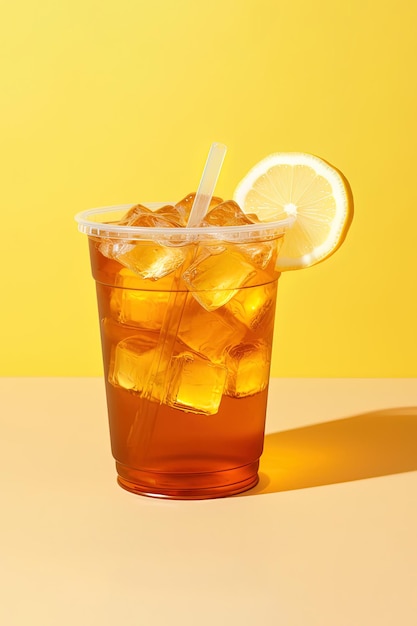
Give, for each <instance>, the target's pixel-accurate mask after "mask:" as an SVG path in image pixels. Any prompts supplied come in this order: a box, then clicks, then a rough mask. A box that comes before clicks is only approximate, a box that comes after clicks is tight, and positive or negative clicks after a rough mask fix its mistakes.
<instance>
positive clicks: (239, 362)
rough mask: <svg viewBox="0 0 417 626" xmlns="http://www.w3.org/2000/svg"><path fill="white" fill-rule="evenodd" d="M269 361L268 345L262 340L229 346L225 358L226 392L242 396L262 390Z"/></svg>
mask: <svg viewBox="0 0 417 626" xmlns="http://www.w3.org/2000/svg"><path fill="white" fill-rule="evenodd" d="M270 362H271V350H270V347H269V346H268V345H267V344H266V343H264V342H262V341H258V342H255V343H241V344H239V345H237V346H234V347H233V348H231V350H229V354H228V358H227V359H226V365H227V370H228V377H227V382H226V394H227V395H228V396H233V397H236V398H243V397H245V396H252V395H254V394H255V393H259V392H260V391H263V390H264V389H265V388H266V387H267V385H268V381H269V368H270Z"/></svg>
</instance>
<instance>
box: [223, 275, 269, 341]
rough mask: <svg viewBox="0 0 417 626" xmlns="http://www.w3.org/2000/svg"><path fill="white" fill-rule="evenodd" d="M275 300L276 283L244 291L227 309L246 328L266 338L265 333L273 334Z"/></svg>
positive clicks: (239, 293)
mask: <svg viewBox="0 0 417 626" xmlns="http://www.w3.org/2000/svg"><path fill="white" fill-rule="evenodd" d="M275 299H276V287H275V283H269V284H267V285H259V286H257V287H248V288H246V289H242V290H241V291H239V292H238V293H237V294H236V295H235V297H234V298H233V299H232V300H230V302H228V303H227V304H226V307H225V308H226V310H227V311H228V312H230V313H231V314H232V316H233V318H234V319H236V320H239V322H240V323H241V324H244V325H245V326H246V328H248V329H249V330H251V331H253V332H257V331H260V332H262V334H263V335H264V336H265V333H268V332H271V333H272V332H273V325H274V315H275ZM230 323H232V322H230ZM236 343H237V342H236Z"/></svg>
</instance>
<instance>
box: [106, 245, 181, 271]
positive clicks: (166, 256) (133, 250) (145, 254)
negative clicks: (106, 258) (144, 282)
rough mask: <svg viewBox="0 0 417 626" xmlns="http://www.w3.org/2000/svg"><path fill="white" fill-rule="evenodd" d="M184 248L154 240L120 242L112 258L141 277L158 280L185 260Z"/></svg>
mask: <svg viewBox="0 0 417 626" xmlns="http://www.w3.org/2000/svg"><path fill="white" fill-rule="evenodd" d="M186 257H187V251H186V249H185V248H179V247H166V246H162V245H161V244H159V243H156V242H154V241H141V242H140V243H138V244H122V245H121V246H120V247H119V248H118V250H117V253H114V254H113V258H114V259H116V261H119V263H121V264H122V265H124V266H125V267H127V268H129V269H130V270H132V272H136V274H138V275H139V276H140V277H141V278H149V279H151V280H158V279H159V278H163V277H164V276H167V275H168V274H171V273H172V272H175V270H177V269H178V268H179V267H180V266H181V265H182V264H183V263H184V261H185V259H186Z"/></svg>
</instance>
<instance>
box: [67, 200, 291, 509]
mask: <svg viewBox="0 0 417 626" xmlns="http://www.w3.org/2000/svg"><path fill="white" fill-rule="evenodd" d="M148 206H149V207H150V208H154V209H155V208H158V207H159V206H162V203H161V204H155V205H148ZM129 208H130V206H121V207H105V208H100V209H91V210H89V211H85V212H83V213H80V214H78V215H77V216H76V219H77V221H78V226H79V229H80V230H81V231H82V232H84V233H85V234H87V235H88V239H89V246H90V258H91V266H92V273H93V277H94V279H95V281H96V288H97V300H98V311H99V320H100V330H101V339H102V353H103V366H104V377H105V384H106V393H107V406H108V417H109V426H110V439H111V447H112V453H113V456H114V458H115V461H116V469H117V475H118V482H119V484H120V485H121V486H122V487H123V488H125V489H127V490H129V491H132V492H134V493H137V494H143V495H148V496H156V497H166V498H173V499H204V498H215V497H222V496H229V495H232V494H236V493H239V492H242V491H246V490H247V489H250V488H251V487H253V486H254V485H255V484H256V483H257V482H258V466H259V458H260V456H261V453H262V448H263V440H264V428H265V415H266V406H267V393H268V382H269V369H270V361H271V350H272V337H273V330H274V315H275V304H276V295H277V285H278V278H279V273H278V272H277V271H276V270H275V261H276V256H277V253H278V250H279V247H280V243H281V242H282V237H283V235H284V233H285V230H286V229H287V228H288V227H289V226H290V225H291V223H292V222H291V218H289V219H288V220H285V221H281V222H277V223H263V224H247V225H242V226H227V227H206V228H204V227H199V228H198V227H196V228H159V227H158V228H153V227H147V228H144V227H140V228H139V227H131V226H120V225H118V224H117V221H119V220H120V218H121V217H122V216H123V215H124V214H125V212H126V210H127V209H129ZM109 246H112V250H113V251H115V254H113V258H109V255H108V254H107V256H106V250H108V248H109ZM126 250H127V251H128V253H129V254H128V256H129V255H130V256H131V257H132V256H133V258H134V259H136V260H137V262H138V264H137V266H135V268H134V270H133V269H132V267H131V266H129V267H127V266H126V263H125V257H123V253H124V252H125V251H126ZM103 252H104V253H105V254H103ZM117 252H119V254H121V256H119V257H118V258H114V256H116V257H117ZM110 256H112V255H110ZM155 258H156V259H157V261H156V265H155V262H154V261H155ZM121 261H122V262H121ZM152 263H153V264H152ZM161 268H163V269H162V270H161Z"/></svg>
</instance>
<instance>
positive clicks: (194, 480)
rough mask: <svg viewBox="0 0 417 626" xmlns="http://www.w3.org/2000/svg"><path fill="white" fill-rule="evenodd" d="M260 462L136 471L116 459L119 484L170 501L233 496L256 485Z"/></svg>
mask: <svg viewBox="0 0 417 626" xmlns="http://www.w3.org/2000/svg"><path fill="white" fill-rule="evenodd" d="M258 468H259V461H255V462H253V463H250V464H249V465H244V466H241V467H237V468H233V469H228V470H221V471H217V472H203V473H164V472H151V471H146V470H137V469H132V468H129V467H126V466H125V465H122V464H120V463H118V462H116V469H117V472H118V476H117V482H118V484H119V485H120V487H123V489H126V490H127V491H130V492H132V493H136V494H138V495H142V496H150V497H153V498H166V499H170V500H207V499H211V498H224V497H227V496H233V495H236V494H238V493H242V492H243V491H247V490H248V489H251V488H252V487H254V486H255V485H256V484H257V483H258V481H259V476H258Z"/></svg>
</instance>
